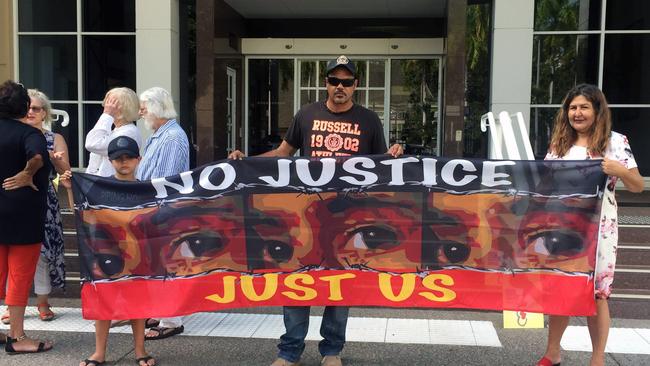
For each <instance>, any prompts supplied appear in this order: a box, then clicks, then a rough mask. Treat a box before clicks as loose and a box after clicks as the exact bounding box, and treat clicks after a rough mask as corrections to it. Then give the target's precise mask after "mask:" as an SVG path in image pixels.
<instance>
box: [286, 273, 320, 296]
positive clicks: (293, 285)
mask: <svg viewBox="0 0 650 366" xmlns="http://www.w3.org/2000/svg"><path fill="white" fill-rule="evenodd" d="M298 282H301V283H302V284H304V285H313V284H314V282H315V281H314V277H312V276H310V275H308V274H304V273H294V274H290V275H288V276H287V278H285V279H284V284H285V285H286V286H287V287H288V288H290V289H292V290H295V291H302V293H303V294H302V295H299V294H297V293H295V292H291V291H283V292H282V295H284V296H286V297H288V298H290V299H291V300H300V301H309V300H313V299H315V298H316V296H317V295H318V293H317V292H316V290H314V289H313V288H309V287H305V286H301V285H299V284H298Z"/></svg>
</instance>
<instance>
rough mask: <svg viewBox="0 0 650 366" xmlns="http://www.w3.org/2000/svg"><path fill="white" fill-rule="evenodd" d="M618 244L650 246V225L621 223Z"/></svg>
mask: <svg viewBox="0 0 650 366" xmlns="http://www.w3.org/2000/svg"><path fill="white" fill-rule="evenodd" d="M618 244H619V245H637V246H638V245H640V246H648V247H650V226H647V225H625V224H621V225H619V227H618Z"/></svg>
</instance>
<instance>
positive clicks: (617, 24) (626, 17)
mask: <svg viewBox="0 0 650 366" xmlns="http://www.w3.org/2000/svg"><path fill="white" fill-rule="evenodd" d="M605 28H606V29H608V30H612V29H619V30H620V29H628V30H632V29H644V30H648V29H650V1H648V0H625V1H611V0H610V1H608V2H607V17H606V19H605Z"/></svg>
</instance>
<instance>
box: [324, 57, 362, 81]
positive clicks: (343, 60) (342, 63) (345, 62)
mask: <svg viewBox="0 0 650 366" xmlns="http://www.w3.org/2000/svg"><path fill="white" fill-rule="evenodd" d="M337 67H345V68H346V69H347V70H348V71H349V72H351V73H352V76H354V77H355V78H356V77H357V68H356V67H354V63H353V62H352V60H350V59H349V58H348V57H347V56H345V55H341V56H339V57H337V58H335V59H334V60H330V61H329V62H328V63H327V74H328V75H329V73H330V72H332V70H334V69H336V68H337Z"/></svg>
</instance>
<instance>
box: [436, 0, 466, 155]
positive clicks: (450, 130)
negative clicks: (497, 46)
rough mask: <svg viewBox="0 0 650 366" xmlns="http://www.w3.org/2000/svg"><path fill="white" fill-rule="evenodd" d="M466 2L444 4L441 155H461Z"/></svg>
mask: <svg viewBox="0 0 650 366" xmlns="http://www.w3.org/2000/svg"><path fill="white" fill-rule="evenodd" d="M466 31H467V2H466V1H449V2H448V3H447V59H446V61H447V62H446V70H445V93H444V96H445V97H444V98H445V99H444V106H443V112H444V128H443V140H442V155H444V156H454V157H460V156H463V125H464V119H465V114H464V111H465V32H466Z"/></svg>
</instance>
